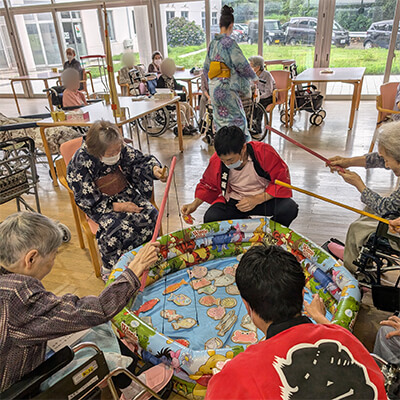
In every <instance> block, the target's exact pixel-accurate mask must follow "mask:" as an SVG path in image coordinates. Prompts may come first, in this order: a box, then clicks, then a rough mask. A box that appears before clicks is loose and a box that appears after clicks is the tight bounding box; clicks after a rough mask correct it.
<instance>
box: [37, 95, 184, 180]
mask: <svg viewBox="0 0 400 400" xmlns="http://www.w3.org/2000/svg"><path fill="white" fill-rule="evenodd" d="M179 99H180V98H179V96H175V97H173V98H171V99H165V100H154V99H148V100H147V99H146V100H140V101H132V97H119V103H120V107H121V108H125V109H127V110H126V112H125V118H117V120H115V118H114V115H113V111H112V110H111V105H110V104H108V105H106V104H105V103H104V102H99V103H94V104H91V105H88V106H85V107H82V108H80V109H79V110H81V111H82V112H83V113H85V112H88V113H89V120H88V121H74V120H69V121H67V120H65V121H58V122H54V121H53V119H52V118H46V119H42V120H41V121H38V122H37V125H38V126H39V127H40V135H41V137H42V141H43V147H44V150H45V153H46V157H47V161H48V163H49V167H50V174H51V177H52V179H53V185H54V186H58V182H57V175H56V171H55V168H54V163H53V158H52V156H51V152H50V148H49V144H48V142H47V138H46V134H45V131H46V128H52V127H55V126H71V127H73V126H86V127H90V126H92V125H93V123H94V122H96V121H98V120H100V119H104V120H106V121H110V122H113V123H115V124H116V125H117V126H118V127H119V128H120V129H122V127H123V126H124V125H126V124H129V123H130V122H133V121H135V120H137V119H139V118H142V117H144V116H145V115H147V114H150V113H152V112H153V111H157V110H159V109H161V108H163V107H166V106H169V105H176V119H177V125H178V139H179V150H180V151H181V152H183V136H182V121H181V113H180V107H179Z"/></svg>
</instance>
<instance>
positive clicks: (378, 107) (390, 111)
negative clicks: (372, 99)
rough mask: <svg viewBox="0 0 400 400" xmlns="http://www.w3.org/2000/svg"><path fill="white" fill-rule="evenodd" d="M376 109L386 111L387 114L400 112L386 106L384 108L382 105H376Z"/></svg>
mask: <svg viewBox="0 0 400 400" xmlns="http://www.w3.org/2000/svg"><path fill="white" fill-rule="evenodd" d="M376 109H377V110H378V111H380V112H382V113H386V114H400V111H396V110H388V109H386V108H382V107H380V106H376Z"/></svg>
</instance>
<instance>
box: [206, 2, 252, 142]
mask: <svg viewBox="0 0 400 400" xmlns="http://www.w3.org/2000/svg"><path fill="white" fill-rule="evenodd" d="M233 23H234V18H233V8H232V7H228V6H226V5H225V6H223V7H222V10H221V18H220V20H219V26H220V28H221V33H220V34H218V35H215V38H214V40H212V41H211V43H210V46H209V48H208V52H207V57H206V60H205V63H204V73H205V74H206V75H207V76H208V78H209V87H210V95H211V104H212V106H213V110H214V122H215V125H216V131H218V130H220V129H221V128H222V127H224V126H232V125H236V126H238V127H239V128H241V129H242V131H243V132H245V134H246V138H247V141H249V140H250V136H249V134H248V130H247V120H246V114H245V112H244V109H243V105H242V102H241V100H240V96H242V97H244V98H248V97H251V89H250V84H251V82H256V81H258V78H257V75H256V74H255V73H254V71H253V70H252V68H251V67H250V64H249V63H248V61H247V59H246V57H245V56H244V55H243V53H242V50H240V48H239V46H238V44H237V43H236V42H235V40H233V39H232V38H231V37H230V36H229V35H230V34H231V33H232V31H233Z"/></svg>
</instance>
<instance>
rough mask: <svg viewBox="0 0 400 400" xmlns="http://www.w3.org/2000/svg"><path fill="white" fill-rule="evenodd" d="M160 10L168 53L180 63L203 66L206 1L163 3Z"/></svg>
mask: <svg viewBox="0 0 400 400" xmlns="http://www.w3.org/2000/svg"><path fill="white" fill-rule="evenodd" d="M189 9H190V14H189V11H188V10H189ZM160 11H161V23H162V27H163V29H162V31H163V32H165V35H164V37H163V40H164V48H167V51H168V56H169V57H171V58H173V59H174V60H175V63H176V65H180V66H184V67H185V68H189V69H190V68H192V67H201V66H202V65H203V63H204V59H205V54H206V35H205V4H204V1H193V2H188V3H169V4H162V5H161V6H160ZM172 15H173V16H174V17H172V18H168V16H172ZM178 16H179V17H178ZM164 56H165V55H164Z"/></svg>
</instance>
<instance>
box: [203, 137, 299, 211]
mask: <svg viewBox="0 0 400 400" xmlns="http://www.w3.org/2000/svg"><path fill="white" fill-rule="evenodd" d="M249 144H250V146H251V147H252V148H253V151H254V155H255V158H256V160H257V161H258V163H259V165H260V167H261V168H262V169H263V170H264V171H265V172H266V173H267V174H268V175H269V176H270V179H271V180H270V182H269V184H268V186H267V188H266V189H265V191H266V192H267V193H268V194H270V195H271V196H273V197H278V198H287V197H292V191H291V189H287V188H285V187H283V186H279V185H275V183H274V182H275V179H279V180H280V181H282V182H286V183H290V175H289V168H288V166H287V165H286V163H285V162H284V161H283V160H282V158H281V157H280V156H279V154H278V153H277V152H276V151H275V149H274V148H273V147H272V146H270V145H269V144H266V143H261V142H249ZM221 173H222V161H221V160H220V158H219V157H218V155H217V153H214V154H213V155H212V157H211V159H210V162H209V164H208V167H207V169H206V170H205V171H204V174H203V176H202V178H201V179H200V182H199V183H198V185H197V186H196V192H195V197H196V198H198V199H200V200H203V201H205V202H206V203H209V204H214V203H224V202H225V201H226V200H225V198H224V196H223V194H222V189H221ZM228 180H229V177H228Z"/></svg>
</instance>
